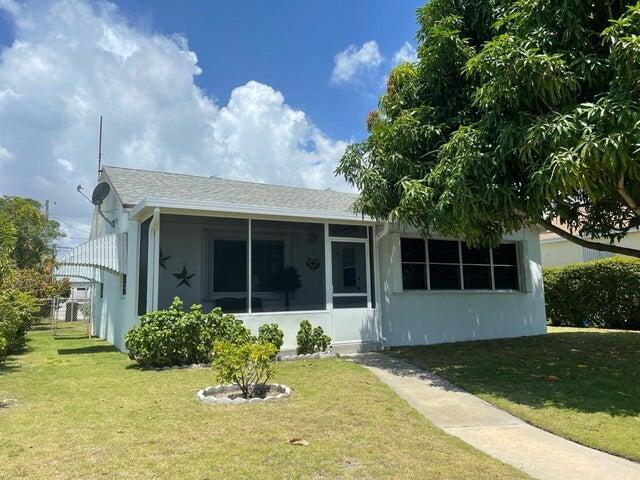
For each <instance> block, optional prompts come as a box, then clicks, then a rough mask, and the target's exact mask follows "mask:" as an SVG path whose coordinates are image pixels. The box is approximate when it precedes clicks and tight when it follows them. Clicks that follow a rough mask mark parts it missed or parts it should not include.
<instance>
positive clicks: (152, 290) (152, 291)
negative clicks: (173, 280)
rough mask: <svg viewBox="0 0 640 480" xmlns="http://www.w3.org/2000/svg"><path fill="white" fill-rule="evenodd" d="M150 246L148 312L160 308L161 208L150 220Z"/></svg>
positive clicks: (154, 212) (156, 210)
mask: <svg viewBox="0 0 640 480" xmlns="http://www.w3.org/2000/svg"><path fill="white" fill-rule="evenodd" d="M148 241H149V244H148V245H149V246H148V259H147V312H153V311H155V310H157V309H158V276H159V272H158V267H159V253H160V252H159V248H160V209H159V208H157V207H156V208H155V209H154V210H153V217H152V218H151V222H149V240H148Z"/></svg>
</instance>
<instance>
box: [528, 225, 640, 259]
mask: <svg viewBox="0 0 640 480" xmlns="http://www.w3.org/2000/svg"><path fill="white" fill-rule="evenodd" d="M600 241H601V242H602V243H605V242H606V240H600ZM617 245H620V246H622V247H630V248H635V249H639V250H640V231H639V230H633V231H631V232H629V233H628V234H627V236H626V237H625V238H623V239H622V241H620V242H619V243H617ZM540 251H541V253H542V266H544V267H557V266H561V265H571V264H573V263H580V262H588V261H589V260H597V259H599V258H608V257H613V256H614V255H615V254H614V253H611V252H601V251H598V250H594V249H592V248H586V247H582V246H580V245H577V244H575V243H573V242H570V241H569V240H565V239H564V238H562V237H560V236H558V235H557V234H555V233H552V232H544V233H541V234H540Z"/></svg>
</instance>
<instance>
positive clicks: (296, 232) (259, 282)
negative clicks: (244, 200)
mask: <svg viewBox="0 0 640 480" xmlns="http://www.w3.org/2000/svg"><path fill="white" fill-rule="evenodd" d="M325 290H326V284H325V258H324V225H323V224H319V223H301V222H279V221H270V220H252V222H251V311H252V312H286V311H308V310H324V309H325V307H326V299H325Z"/></svg>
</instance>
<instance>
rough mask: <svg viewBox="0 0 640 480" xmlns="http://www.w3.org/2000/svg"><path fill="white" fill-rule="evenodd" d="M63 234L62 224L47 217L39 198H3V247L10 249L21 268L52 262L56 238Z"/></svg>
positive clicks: (0, 205) (0, 236)
mask: <svg viewBox="0 0 640 480" xmlns="http://www.w3.org/2000/svg"><path fill="white" fill-rule="evenodd" d="M63 236H64V234H63V233H62V232H61V231H60V224H59V223H58V222H56V221H55V220H50V219H48V218H47V217H46V216H45V214H44V213H43V212H42V210H41V205H40V202H38V201H37V200H33V199H31V198H23V197H8V196H5V197H1V198H0V250H2V249H3V248H4V249H5V250H8V253H9V257H10V258H11V260H12V261H13V262H14V263H15V265H16V267H17V268H40V267H42V266H43V265H45V264H48V263H51V262H52V261H53V260H54V256H55V250H54V241H55V240H57V239H58V238H61V237H63ZM3 245H5V247H3ZM9 245H10V248H8V246H9Z"/></svg>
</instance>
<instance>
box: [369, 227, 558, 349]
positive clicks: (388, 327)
mask: <svg viewBox="0 0 640 480" xmlns="http://www.w3.org/2000/svg"><path fill="white" fill-rule="evenodd" d="M408 233H413V232H408ZM400 237H401V235H400V234H399V233H398V232H397V231H395V232H392V233H390V234H388V235H387V236H385V237H383V238H382V239H381V240H380V242H379V252H378V253H379V258H380V272H379V273H380V279H381V282H382V283H381V290H382V297H383V298H382V300H383V301H382V302H381V303H382V312H381V313H382V316H381V318H382V332H383V335H384V337H385V338H386V342H385V345H388V346H401V345H420V344H434V343H444V342H456V341H463V340H481V339H490V338H501V337H518V336H524V335H539V334H543V333H545V332H546V319H545V307H544V292H543V286H542V273H541V267H540V246H539V240H538V232H535V231H532V230H526V231H522V232H519V233H517V234H515V235H512V236H509V237H505V240H517V241H521V242H522V245H523V251H524V255H523V256H524V257H525V258H524V259H523V261H524V262H525V263H526V265H525V267H526V268H523V276H525V277H526V278H525V279H524V280H526V281H525V282H524V284H525V290H526V291H524V292H475V293H474V292H469V291H466V292H463V291H455V292H436V291H421V292H417V291H411V292H403V291H402V270H401V262H400Z"/></svg>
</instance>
